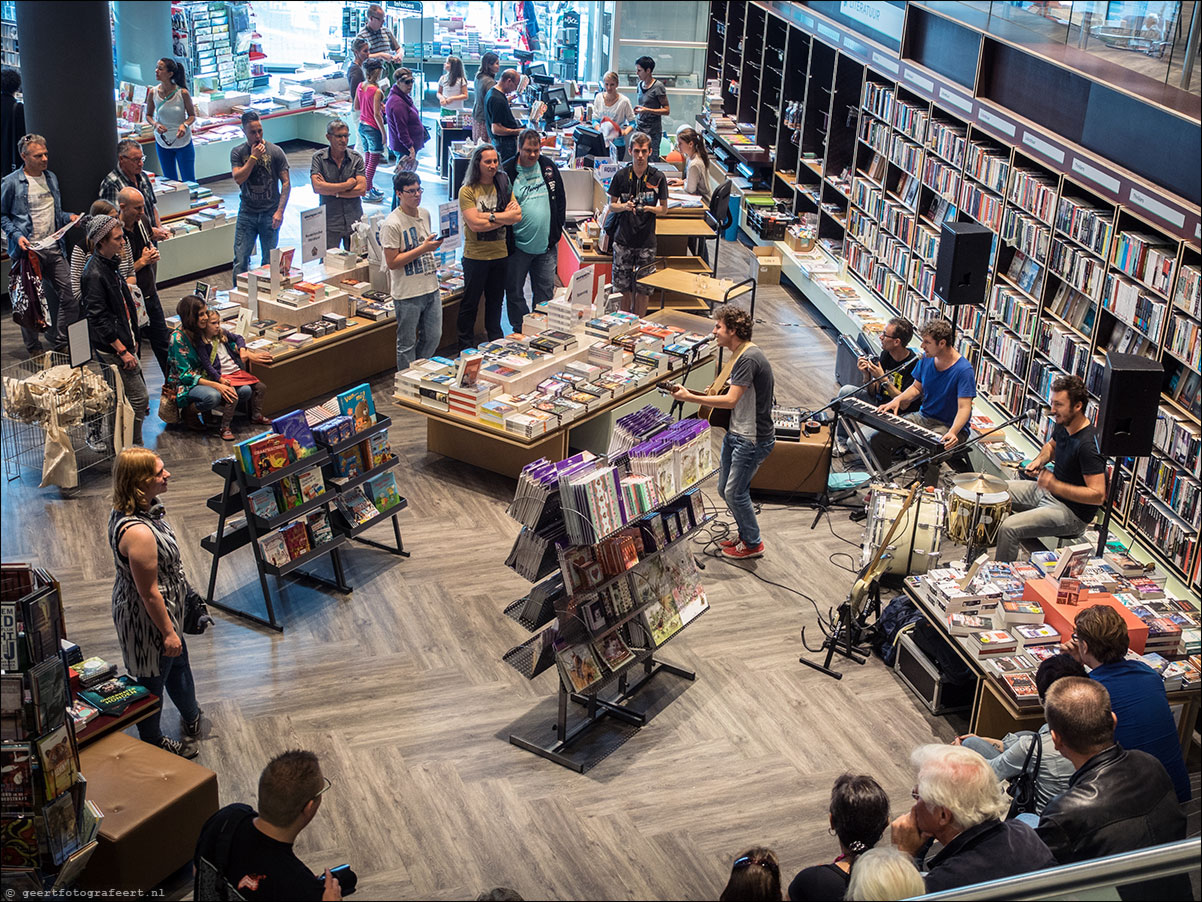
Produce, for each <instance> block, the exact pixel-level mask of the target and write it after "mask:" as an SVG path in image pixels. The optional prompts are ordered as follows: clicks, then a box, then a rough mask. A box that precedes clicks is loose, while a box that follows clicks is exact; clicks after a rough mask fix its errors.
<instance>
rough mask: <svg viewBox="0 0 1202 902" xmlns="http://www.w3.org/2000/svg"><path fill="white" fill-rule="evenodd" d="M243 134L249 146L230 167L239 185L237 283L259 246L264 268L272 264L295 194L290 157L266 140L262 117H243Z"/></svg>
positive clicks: (233, 152)
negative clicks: (285, 211) (290, 171)
mask: <svg viewBox="0 0 1202 902" xmlns="http://www.w3.org/2000/svg"><path fill="white" fill-rule="evenodd" d="M242 133H243V134H244V135H245V136H246V142H245V143H243V144H239V145H238V146H237V147H235V148H234V149H233V150H231V151H230V166H231V167H232V168H233V172H232V175H233V177H234V182H235V183H237V185H238V190H239V192H240V197H239V199H238V220H237V223H236V224H235V226H234V280H235V281H237V279H238V276H239V274H240V273H244V272H246V271H247V270H249V269H250V255H251V252H252V251H253V250H254V249H255V241H256V240H257V241H258V243H259V253H260V263H259V265H260V266H266V265H267V264H268V263H270V262H271V252H272V250H273V249H274V248H275V247H276V246H277V245H278V244H279V240H280V224H281V223H282V222H283V221H284V209H285V208H286V207H287V206H288V195H289V194H290V193H291V192H292V181H291V175H290V174H289V172H288V156H287V154H285V153H284V151H283V150H281V149H280V148H279V147H278V146H277V145H275V144H272V143H271V142H270V141H266V140H264V138H263V123H262V121H260V119H259V114H258V113H256V112H255V111H254V110H247V111H246V112H245V113H243V114H242Z"/></svg>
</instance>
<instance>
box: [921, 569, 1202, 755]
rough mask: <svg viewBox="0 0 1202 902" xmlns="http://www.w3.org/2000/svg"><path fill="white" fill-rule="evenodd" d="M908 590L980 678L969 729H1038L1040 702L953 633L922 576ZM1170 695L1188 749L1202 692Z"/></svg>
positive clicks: (993, 732)
mask: <svg viewBox="0 0 1202 902" xmlns="http://www.w3.org/2000/svg"><path fill="white" fill-rule="evenodd" d="M1043 582H1046V581H1045V580H1032V581H1031V582H1030V583H1028V594H1030V587H1031V586H1033V585H1034V584H1035V583H1043ZM905 592H906V595H907V597H909V599H910V600H911V601H913V602H914V606H915V607H917V608H918V610H919V612H920V613H921V614H922V615H923V617H925V618H926V620H927V621H928V622H929V623H930V624H931V625H932V626H933V627H935V629H936V630H938V632H939V634H940V636H941V637H942V638H944V639H945V640H946V641H947V644H948V646H949V647H951V648H952V650H954V651H955V652H956V654H957V655H958V656H959V657H960V659H961V660H963V661H964V663H965V664H966V665H967V666H968V669H969V670H970V671H971V672H972V674H973V675H974V676H975V677H976V678H977V684H976V689H975V691H974V693H973V703H972V714H971V715H970V718H969V725H968V729H969V732H972V733H976V734H977V735H979V736H1005V735H1006V734H1007V733H1013V732H1016V731H1019V730H1037V729H1039V727H1040V725H1041V724H1042V723H1043V722H1044V716H1043V708H1042V707H1040V706H1039V705H1034V706H1033V707H1026V706H1020V705H1018V704H1016V703H1015V701H1014V699H1012V698H1011V697H1010V694H1009V693H1008V692H1007V691H1006V690H1005V688H1003V686H1002V685H1001V680H1000V678H999V677H998V676H997V674H995V673H993V672H992V671H990V670H987V669H986V668H984V667H983V666H982V662H981V660H980V659H979V658H977V656H976V655H974V654H973V653H972V652H971V651H970V650H969V648H968V646H967V644H966V640H965V639H964V638H962V637H955V636H952V634H951V632H950V631H949V629H948V624H947V619H946V618H945V617H944V616H943V614H942V613H941V611H940V610H939V608H938V606H937V605H936V604H934V603H933V602H932V601H931V600H930V599H929V598H928V597H927V587H926V585H925V583H924V582H923V580H922V578H921V577H913V576H911V577H907V578H906V580H905ZM1033 597H1036V598H1039V597H1040V596H1039V595H1038V594H1035V595H1034V596H1033ZM1112 601H1113V599H1112ZM1040 603H1041V604H1042V603H1043V601H1042V600H1041V602H1040ZM1115 604H1117V602H1115ZM1120 607H1121V605H1120ZM1045 610H1046V608H1045ZM1082 610H1084V608H1082ZM1049 622H1051V618H1049ZM1053 625H1055V624H1053ZM1145 634H1146V631H1145ZM1167 695H1168V700H1169V705H1170V706H1171V707H1173V708H1177V706H1180V708H1181V710H1180V715H1179V716H1178V717H1177V727H1178V734H1179V736H1180V739H1181V748H1182V750H1183V751H1184V752H1186V753H1188V751H1189V744H1190V736H1191V734H1192V733H1193V730H1194V721H1195V720H1196V719H1197V716H1198V704H1199V699H1200V698H1202V692H1200V691H1199V690H1198V689H1197V688H1194V689H1179V690H1176V691H1173V692H1169V693H1168V694H1167Z"/></svg>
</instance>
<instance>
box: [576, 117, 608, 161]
mask: <svg viewBox="0 0 1202 902" xmlns="http://www.w3.org/2000/svg"><path fill="white" fill-rule="evenodd" d="M575 135H576V159H580V158H581V157H586V156H594V157H608V156H609V148H608V147H606V146H605V139H604V138H602V137H601V132H599V131H597V129H595V128H593V127H592V126H591V125H584V124H581V125H578V126H576V132H575Z"/></svg>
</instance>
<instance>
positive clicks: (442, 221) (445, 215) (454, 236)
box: [438, 201, 463, 254]
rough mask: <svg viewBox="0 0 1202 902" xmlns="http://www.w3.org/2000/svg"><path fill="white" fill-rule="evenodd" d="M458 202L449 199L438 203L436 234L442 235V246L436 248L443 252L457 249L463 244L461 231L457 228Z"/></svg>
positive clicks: (458, 217)
mask: <svg viewBox="0 0 1202 902" xmlns="http://www.w3.org/2000/svg"><path fill="white" fill-rule="evenodd" d="M459 221H460V213H459V202H458V201H451V202H450V203H446V204H439V205H438V234H440V235H442V236H443V241H442V247H440V248H439V249H438V250H439V252H440V253H443V254H445V253H446V252H447V251H453V250H457V249H458V248H459V247H461V246H462V245H463V233H462V231H461V229H460V228H459Z"/></svg>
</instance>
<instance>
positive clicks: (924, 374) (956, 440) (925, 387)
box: [869, 319, 977, 485]
mask: <svg viewBox="0 0 1202 902" xmlns="http://www.w3.org/2000/svg"><path fill="white" fill-rule="evenodd" d="M921 335H922V350H923V353H924V354H925V355H926V356H925V357H923V359H921V360H919V361H918V365H917V366H916V367H915V368H914V381H913V382H912V383H911V384H910V387H909V388H907V389H906V390H905V391H903V392H902V393H901V394H900V395H897V396H896V397H894V398H892V399H891V400H889V401H886V402H885V403H884V404H882V405H881V406H880V407H878V408H877V410H878V411H880V412H881V413H889V414H894V415H896V414H897V413H898V410H899V408H900V409H904V408H905V407H906V406H907V405H910V406H912V405H913V402H914V401H917V400H918V399H919V398H921V399H922V403H921V404H920V405H919V407H918V410H917V411H912V412H910V413H907V414H905V415H904V418H905V419H907V420H910V421H912V422H914V423H917V424H918V425H920V426H925V427H926V428H927V429H932V430H934V431H936V432H941V433H942V434H943V438H942V439H941V442H942V444H943V447H944V448H954V447H955V446H956V445H958V444H961V443H962V442H965V441H967V440H968V421H969V419H970V418H971V417H972V399H973V398H975V397H976V396H977V380H976V374H975V373H974V372H973V369H972V364H971V363H969V362H968V361H967V360H966V359H965V358H964V357H963V356H962V355H961V354H960V352H959V351H957V350H956V348H955V346H954V345H953V343H952V342H953V340H954V337H955V333H954V331H953V329H952V324H951V323H949V322H948V321H947V320H944V319H935V320H931V321H930V322H929V323H927V324H926V325H925V326H923V327H922V330H921ZM905 444H906V442H905V439H902V438H899V437H897V436H894V435H890V434H889V433H887V432H881V431H874V432H872V434H871V435H870V436H869V448H870V449H871V451H872V454H873V456H874V457H876V459H877V460H878V461H879V462H880V463H881V464H883V465H884V466H886V467H888V466H889V463H890V462H891V461H892V459H893V452H894V451H895V450H896V449H897V448H899V447H904V446H905ZM937 475H938V467H928V468H927V472H926V484H927V485H935V482H936V477H937Z"/></svg>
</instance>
